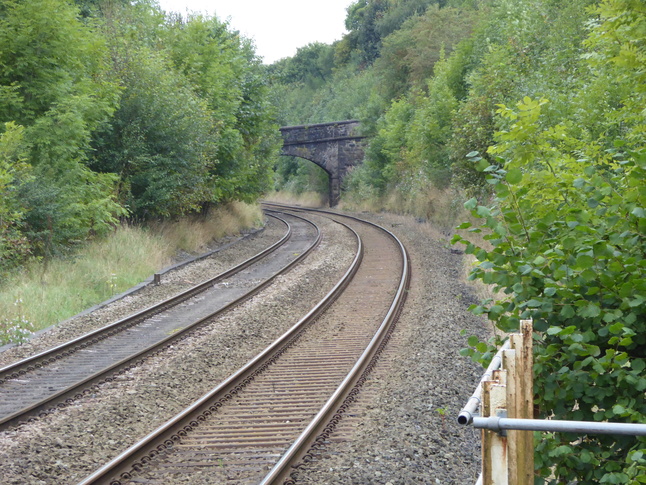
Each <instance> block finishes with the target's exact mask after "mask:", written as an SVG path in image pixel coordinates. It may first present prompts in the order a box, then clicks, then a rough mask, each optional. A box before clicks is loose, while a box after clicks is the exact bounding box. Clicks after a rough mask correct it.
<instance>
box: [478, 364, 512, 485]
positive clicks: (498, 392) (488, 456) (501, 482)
mask: <svg viewBox="0 0 646 485" xmlns="http://www.w3.org/2000/svg"><path fill="white" fill-rule="evenodd" d="M506 381H507V372H506V371H504V370H497V371H494V373H493V375H492V378H491V380H490V381H485V382H483V383H482V384H483V387H482V408H481V409H482V416H496V414H497V413H498V412H499V411H501V410H504V409H505V401H506V399H507V395H506V394H507V393H506ZM507 459H508V453H507V439H506V438H505V437H504V436H501V435H500V434H498V433H496V432H495V431H489V430H486V429H483V430H482V483H483V484H485V485H508V483H509V482H508V480H507Z"/></svg>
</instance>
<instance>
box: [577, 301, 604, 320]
mask: <svg viewBox="0 0 646 485" xmlns="http://www.w3.org/2000/svg"><path fill="white" fill-rule="evenodd" d="M577 314H578V315H579V316H581V317H584V318H594V317H598V316H599V315H601V309H600V308H599V305H596V304H594V303H589V304H588V305H586V306H584V307H582V308H579V310H578V311H577Z"/></svg>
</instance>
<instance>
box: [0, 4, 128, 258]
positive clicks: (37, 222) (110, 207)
mask: <svg viewBox="0 0 646 485" xmlns="http://www.w3.org/2000/svg"><path fill="white" fill-rule="evenodd" d="M0 12H1V16H0V86H1V88H0V98H1V99H0V121H2V122H10V121H13V122H15V123H16V124H19V125H22V126H23V127H24V130H25V131H24V136H23V138H22V140H23V141H22V143H23V146H24V152H25V154H26V155H25V156H26V159H27V162H28V163H29V164H30V165H31V166H32V167H33V174H34V178H33V179H32V180H31V181H28V182H26V183H24V184H23V185H22V186H21V188H20V193H21V197H22V198H23V201H24V202H25V209H26V212H25V218H24V222H25V223H24V226H23V228H22V230H23V231H24V234H26V235H27V236H28V237H29V238H30V239H31V240H32V244H33V247H34V248H35V249H36V250H37V251H39V252H41V253H42V252H49V251H50V250H52V249H54V248H55V247H57V246H60V245H63V244H67V243H70V242H72V241H77V240H81V239H83V238H85V237H87V236H88V235H90V234H93V233H98V232H103V231H106V230H108V229H109V228H110V227H111V224H112V223H113V222H114V221H115V216H117V215H119V214H121V213H122V211H121V208H120V207H119V205H118V204H117V203H116V202H115V201H114V199H113V185H112V184H113V181H114V179H113V177H111V176H109V175H106V176H102V175H98V174H93V173H92V172H91V171H90V170H89V169H88V168H87V166H86V164H85V162H86V160H87V156H88V152H89V151H90V140H91V137H92V133H93V132H94V131H95V130H96V129H98V128H99V127H101V126H103V125H104V124H105V123H106V122H107V120H108V119H109V117H110V115H111V114H112V113H113V111H114V107H115V104H116V101H117V98H118V94H117V88H116V86H115V85H114V84H113V83H111V82H110V81H109V80H108V78H107V77H106V76H105V74H106V61H107V50H106V48H105V43H104V40H103V38H102V37H101V36H100V35H99V34H98V33H97V31H96V28H95V26H94V25H93V24H92V23H91V22H89V23H85V24H84V23H82V22H81V21H80V20H79V18H78V15H79V12H78V10H77V8H76V7H74V6H72V5H70V4H69V3H68V2H65V1H62V0H25V1H14V0H3V1H2V4H1V8H0ZM36 201H38V204H39V205H38V206H34V205H30V202H31V203H34V202H36ZM41 204H42V205H41ZM58 204H62V205H64V206H65V208H66V210H60V211H57V210H51V211H49V213H48V215H47V217H45V218H40V217H38V216H37V213H38V211H41V212H42V211H43V210H45V209H44V207H54V206H56V205H58Z"/></svg>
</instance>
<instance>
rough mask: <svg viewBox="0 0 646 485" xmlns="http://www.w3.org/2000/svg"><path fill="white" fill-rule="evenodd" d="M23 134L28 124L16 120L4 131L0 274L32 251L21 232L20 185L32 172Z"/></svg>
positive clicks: (0, 137)
mask: <svg viewBox="0 0 646 485" xmlns="http://www.w3.org/2000/svg"><path fill="white" fill-rule="evenodd" d="M23 135H24V128H23V127H22V126H19V125H16V124H15V123H13V122H11V123H7V124H6V125H5V127H4V133H2V135H0V275H2V274H3V273H4V272H5V271H7V270H9V269H12V268H13V267H15V266H17V265H18V264H20V263H22V262H23V261H24V259H25V258H26V257H27V256H28V255H29V254H30V244H29V241H28V240H27V238H26V237H25V236H24V235H23V234H22V232H21V226H22V223H23V219H24V213H25V207H24V204H23V202H22V201H21V200H20V197H19V189H20V187H21V185H22V184H24V183H25V182H26V181H27V180H29V176H30V175H29V174H30V167H29V165H28V164H27V163H26V161H25V155H26V154H25V153H24V145H23V140H22V137H23Z"/></svg>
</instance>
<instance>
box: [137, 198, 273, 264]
mask: <svg viewBox="0 0 646 485" xmlns="http://www.w3.org/2000/svg"><path fill="white" fill-rule="evenodd" d="M261 222H262V211H261V210H260V207H259V206H258V205H251V204H245V203H243V202H232V203H230V204H228V205H226V206H223V207H218V208H216V209H212V210H210V211H209V212H208V214H206V216H203V215H197V216H195V215H194V216H188V217H185V218H183V219H181V220H179V221H169V222H162V223H158V224H153V225H151V227H150V229H151V231H152V233H153V234H156V235H158V236H160V237H161V238H163V239H164V240H165V241H167V242H168V244H170V245H171V246H172V247H173V248H175V250H181V251H186V252H189V253H199V252H203V251H204V250H205V249H206V248H207V246H208V244H209V243H210V242H212V241H213V240H215V239H220V238H222V237H225V236H230V235H233V234H238V233H239V232H240V231H241V230H242V229H245V228H249V227H257V226H259V225H260V224H261Z"/></svg>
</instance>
